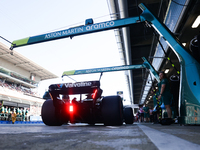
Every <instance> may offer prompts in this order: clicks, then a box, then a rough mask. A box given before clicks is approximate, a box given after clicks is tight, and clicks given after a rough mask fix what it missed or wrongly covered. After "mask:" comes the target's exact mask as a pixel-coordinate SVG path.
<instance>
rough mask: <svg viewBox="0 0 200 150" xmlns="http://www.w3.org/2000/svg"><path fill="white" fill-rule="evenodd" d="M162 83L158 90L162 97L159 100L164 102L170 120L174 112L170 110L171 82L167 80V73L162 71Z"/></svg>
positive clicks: (160, 76)
mask: <svg viewBox="0 0 200 150" xmlns="http://www.w3.org/2000/svg"><path fill="white" fill-rule="evenodd" d="M159 78H160V82H159V83H158V90H159V93H160V95H159V96H158V100H159V101H160V100H161V101H162V102H163V103H164V105H165V108H166V110H167V115H168V118H171V117H172V110H171V108H170V104H171V100H172V94H171V93H170V85H169V81H168V80H167V78H166V75H165V73H164V72H163V71H162V72H160V73H159Z"/></svg>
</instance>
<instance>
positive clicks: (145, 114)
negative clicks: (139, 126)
mask: <svg viewBox="0 0 200 150" xmlns="http://www.w3.org/2000/svg"><path fill="white" fill-rule="evenodd" d="M143 110H144V121H145V122H148V121H149V107H148V106H147V105H146V104H145V105H144V107H143Z"/></svg>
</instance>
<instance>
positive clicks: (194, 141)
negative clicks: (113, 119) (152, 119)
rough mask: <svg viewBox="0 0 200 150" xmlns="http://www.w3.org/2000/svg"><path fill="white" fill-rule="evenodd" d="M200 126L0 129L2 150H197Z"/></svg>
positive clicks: (11, 126)
mask: <svg viewBox="0 0 200 150" xmlns="http://www.w3.org/2000/svg"><path fill="white" fill-rule="evenodd" d="M199 139H200V126H179V125H178V124H173V125H170V126H162V125H160V124H151V123H134V124H133V125H125V124H124V125H122V126H104V125H102V124H97V125H95V126H89V125H87V124H71V125H62V126H57V127H55V126H53V127H52V126H45V125H44V124H25V125H24V124H2V125H0V149H1V150H18V149H20V150H21V149H25V150H26V149H27V150H64V149H67V150H74V149H76V150H80V149H81V150H91V149H99V150H104V149H106V150H113V149H116V150H156V149H163V150H165V149H170V150H173V149H175V150H179V149H181V150H184V149H187V150H188V149H192V150H196V149H198V150H199V149H200V140H199Z"/></svg>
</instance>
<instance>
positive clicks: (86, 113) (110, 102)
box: [41, 81, 134, 126]
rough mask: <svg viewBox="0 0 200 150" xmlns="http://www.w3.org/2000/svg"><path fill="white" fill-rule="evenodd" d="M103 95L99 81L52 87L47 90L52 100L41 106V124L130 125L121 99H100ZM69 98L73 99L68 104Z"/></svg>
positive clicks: (127, 109)
mask: <svg viewBox="0 0 200 150" xmlns="http://www.w3.org/2000/svg"><path fill="white" fill-rule="evenodd" d="M102 92H103V91H102V90H101V89H100V81H86V82H76V83H64V84H52V85H50V86H49V94H50V96H51V99H49V100H46V101H45V102H44V104H43V106H42V113H41V115H42V120H43V122H44V123H45V124H46V125H48V126H60V125H62V124H64V123H88V124H90V125H94V124H95V123H103V124H104V125H122V124H123V122H125V123H126V124H133V122H134V116H133V110H132V108H131V107H123V103H122V99H121V97H120V96H117V95H116V96H105V97H103V96H101V95H102ZM77 95H78V97H80V98H77ZM71 96H74V98H73V99H71V100H70V97H71ZM83 96H85V98H83Z"/></svg>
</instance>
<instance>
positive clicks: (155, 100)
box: [151, 89, 161, 123]
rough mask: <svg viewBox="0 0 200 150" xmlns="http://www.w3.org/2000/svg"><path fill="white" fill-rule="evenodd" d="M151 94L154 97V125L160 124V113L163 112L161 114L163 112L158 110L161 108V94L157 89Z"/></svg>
mask: <svg viewBox="0 0 200 150" xmlns="http://www.w3.org/2000/svg"><path fill="white" fill-rule="evenodd" d="M151 94H152V96H153V108H154V110H153V111H154V113H153V114H154V123H158V120H159V119H161V118H159V113H161V112H160V111H161V110H160V109H158V108H159V102H158V96H159V95H160V94H159V91H157V90H156V89H153V90H152V91H151Z"/></svg>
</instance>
